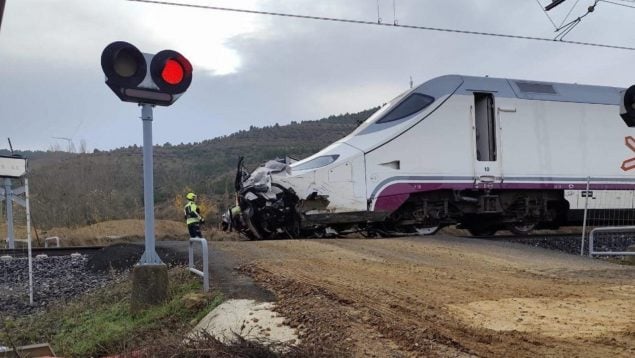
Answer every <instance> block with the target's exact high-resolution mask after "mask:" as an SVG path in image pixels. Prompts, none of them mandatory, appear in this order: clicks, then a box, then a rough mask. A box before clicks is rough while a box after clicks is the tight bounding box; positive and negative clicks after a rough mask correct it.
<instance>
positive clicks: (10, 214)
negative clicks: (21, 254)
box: [4, 178, 15, 249]
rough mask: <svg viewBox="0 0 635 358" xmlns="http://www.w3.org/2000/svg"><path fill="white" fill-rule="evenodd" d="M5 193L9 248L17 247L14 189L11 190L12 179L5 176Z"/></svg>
mask: <svg viewBox="0 0 635 358" xmlns="http://www.w3.org/2000/svg"><path fill="white" fill-rule="evenodd" d="M4 195H5V200H6V202H7V237H8V238H9V248H10V249H15V241H14V237H13V191H11V179H9V178H4Z"/></svg>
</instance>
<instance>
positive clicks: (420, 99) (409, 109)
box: [377, 93, 434, 123]
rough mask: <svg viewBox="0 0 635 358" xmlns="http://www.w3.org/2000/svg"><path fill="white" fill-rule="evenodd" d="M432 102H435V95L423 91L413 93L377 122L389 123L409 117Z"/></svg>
mask: <svg viewBox="0 0 635 358" xmlns="http://www.w3.org/2000/svg"><path fill="white" fill-rule="evenodd" d="M432 102H434V98H433V97H430V96H428V95H425V94H422V93H412V94H411V95H410V96H408V97H406V99H404V100H403V101H402V102H401V103H400V104H399V105H398V106H397V107H395V108H393V110H391V111H390V112H388V114H386V115H385V116H384V117H383V118H381V119H380V120H378V121H377V123H388V122H393V121H397V120H400V119H403V118H406V117H409V116H411V115H413V114H415V113H417V112H419V111H421V110H423V109H424V108H426V107H428V106H429V105H431V104H432Z"/></svg>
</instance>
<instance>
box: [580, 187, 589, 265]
mask: <svg viewBox="0 0 635 358" xmlns="http://www.w3.org/2000/svg"><path fill="white" fill-rule="evenodd" d="M590 183H591V177H587V178H586V192H585V195H584V196H585V198H584V199H585V200H584V218H583V219H582V237H581V238H580V256H583V255H584V235H586V221H587V211H588V209H589V186H590Z"/></svg>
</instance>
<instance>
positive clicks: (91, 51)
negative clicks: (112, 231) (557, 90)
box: [0, 0, 635, 151]
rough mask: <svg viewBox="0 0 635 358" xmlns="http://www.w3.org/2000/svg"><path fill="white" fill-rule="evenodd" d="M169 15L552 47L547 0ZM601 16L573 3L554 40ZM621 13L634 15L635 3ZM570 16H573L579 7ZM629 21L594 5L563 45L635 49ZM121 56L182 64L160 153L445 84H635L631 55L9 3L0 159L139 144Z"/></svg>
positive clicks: (114, 2)
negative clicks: (164, 56) (178, 57)
mask: <svg viewBox="0 0 635 358" xmlns="http://www.w3.org/2000/svg"><path fill="white" fill-rule="evenodd" d="M174 2H180V3H190V4H199V5H209V6H221V7H232V8H240V9H250V10H260V11H271V12H285V13H294V14H304V15H312V16H325V17H336V18H348V19H358V20H366V21H374V22H376V21H377V19H378V13H379V17H381V19H382V22H384V23H393V22H394V20H395V19H396V20H397V22H398V23H399V24H403V25H418V26H428V27H442V28H453V29H463V30H471V31H482V32H497V33H505V34H516V35H525V36H536V37H547V38H553V37H554V36H555V33H554V27H553V25H552V24H551V22H550V21H549V19H548V18H547V16H546V15H545V13H544V12H543V11H542V10H541V8H540V6H539V4H538V3H542V5H543V6H544V5H546V4H547V3H550V2H551V0H537V1H534V0H478V1H476V0H446V1H443V0H394V4H395V7H394V8H393V0H379V1H377V0H320V1H314V0H286V1H282V0H190V1H187V0H174ZM593 2H594V0H578V1H575V0H567V1H565V2H564V3H563V4H562V5H560V6H558V7H557V8H555V9H554V10H552V11H550V13H549V14H550V15H551V16H552V18H553V21H554V22H555V23H556V24H560V23H561V22H562V20H563V19H565V17H566V15H567V14H568V13H569V12H571V14H570V16H569V19H574V18H576V17H578V16H581V15H583V14H584V13H585V12H586V8H587V7H588V6H589V5H591V4H592V3H593ZM613 2H616V3H619V4H623V5H627V6H633V7H635V1H633V0H613ZM573 5H575V7H573V8H572V6H573ZM393 9H394V10H393ZM633 15H635V8H629V7H626V6H618V5H615V4H610V3H607V2H599V3H598V5H597V7H596V9H595V11H594V12H593V13H591V14H590V15H589V16H587V17H585V18H584V19H583V20H582V21H581V22H580V24H579V25H578V26H577V27H576V28H575V29H574V30H572V31H571V32H570V33H569V34H568V35H567V37H566V40H571V41H583V42H594V43H602V44H610V45H620V46H627V47H635V31H633V30H634V25H633V20H632V19H633ZM118 40H123V41H127V42H130V43H132V44H134V45H135V46H137V47H138V48H139V49H140V50H141V51H143V52H148V53H154V52H158V51H160V50H163V49H173V50H176V51H179V52H181V53H182V54H183V55H185V56H186V57H187V58H188V59H189V60H190V61H191V62H192V64H193V66H194V76H193V81H192V85H191V86H190V88H189V89H188V91H187V92H186V93H185V94H184V95H183V96H182V97H181V98H180V99H179V100H178V101H177V102H176V103H175V104H173V105H172V106H170V107H157V108H155V110H154V122H153V132H154V143H156V144H164V143H166V142H169V143H172V144H179V143H190V142H200V141H202V140H205V139H211V138H214V137H218V136H222V135H227V134H231V133H233V132H236V131H238V130H241V129H248V128H249V127H250V126H252V125H253V126H258V127H262V126H267V125H273V124H275V123H279V124H287V123H290V122H291V121H303V120H314V119H319V118H322V117H327V116H329V115H332V114H340V113H346V112H358V111H361V110H364V109H368V108H371V107H375V106H378V105H381V104H382V103H384V102H386V101H388V100H390V99H392V98H393V97H395V96H396V95H398V94H399V93H401V92H403V91H405V90H406V89H408V88H409V86H410V85H409V82H410V77H412V79H413V81H414V82H415V84H418V83H422V82H425V81H426V80H428V79H431V78H434V77H437V76H441V75H444V74H464V75H474V76H485V75H487V76H490V77H505V78H516V79H528V80H540V81H553V82H570V83H586V84H599V85H609V86H617V87H628V86H630V85H633V84H635V71H633V61H635V60H634V59H635V51H628V50H618V49H607V48H597V47H587V46H577V45H568V44H563V43H558V42H539V41H526V40H515V39H503V38H495V37H484V36H474V35H464V34H455V33H443V32H433V31H422V30H414V29H405V28H395V27H384V26H371V25H356V24H347V23H336V22H326V21H315V20H303V19H293V18H286V17H273V16H263V15H255V14H242V13H234V12H225V11H216V10H206V9H197V8H185V7H175V6H166V5H157V4H147V3H138V2H130V1H125V0H7V2H6V8H5V11H4V18H3V20H2V25H1V28H0V149H2V148H8V144H7V142H6V138H7V137H9V138H11V140H12V142H13V145H14V148H15V149H18V150H48V149H51V148H55V147H61V148H65V147H66V146H67V142H66V141H65V140H60V139H55V138H54V137H66V138H71V139H72V141H73V142H74V144H75V146H76V147H79V144H80V142H81V141H83V142H85V143H86V146H87V149H88V150H89V151H92V150H93V149H95V148H96V149H99V150H107V149H113V148H118V147H127V146H129V145H133V144H136V145H140V144H141V143H142V141H143V137H142V124H141V120H140V119H139V117H140V108H139V107H137V105H136V104H133V103H124V102H121V101H119V100H118V99H117V97H116V96H115V95H114V94H113V93H112V92H111V91H110V89H109V88H108V87H106V85H105V84H104V74H103V72H102V70H101V66H100V56H101V52H102V50H103V49H104V47H106V46H107V45H108V44H109V43H111V42H113V41H118Z"/></svg>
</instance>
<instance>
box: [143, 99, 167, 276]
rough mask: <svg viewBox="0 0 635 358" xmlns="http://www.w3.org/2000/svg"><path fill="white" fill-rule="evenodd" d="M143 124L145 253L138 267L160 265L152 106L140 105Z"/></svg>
mask: <svg viewBox="0 0 635 358" xmlns="http://www.w3.org/2000/svg"><path fill="white" fill-rule="evenodd" d="M141 121H142V122H143V205H144V207H145V244H146V247H145V251H144V253H143V256H141V260H140V261H139V264H140V265H156V264H161V263H162V262H161V259H160V258H159V255H157V251H156V248H155V246H156V245H155V239H154V177H153V173H152V168H153V167H152V165H153V164H152V105H150V104H141Z"/></svg>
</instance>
